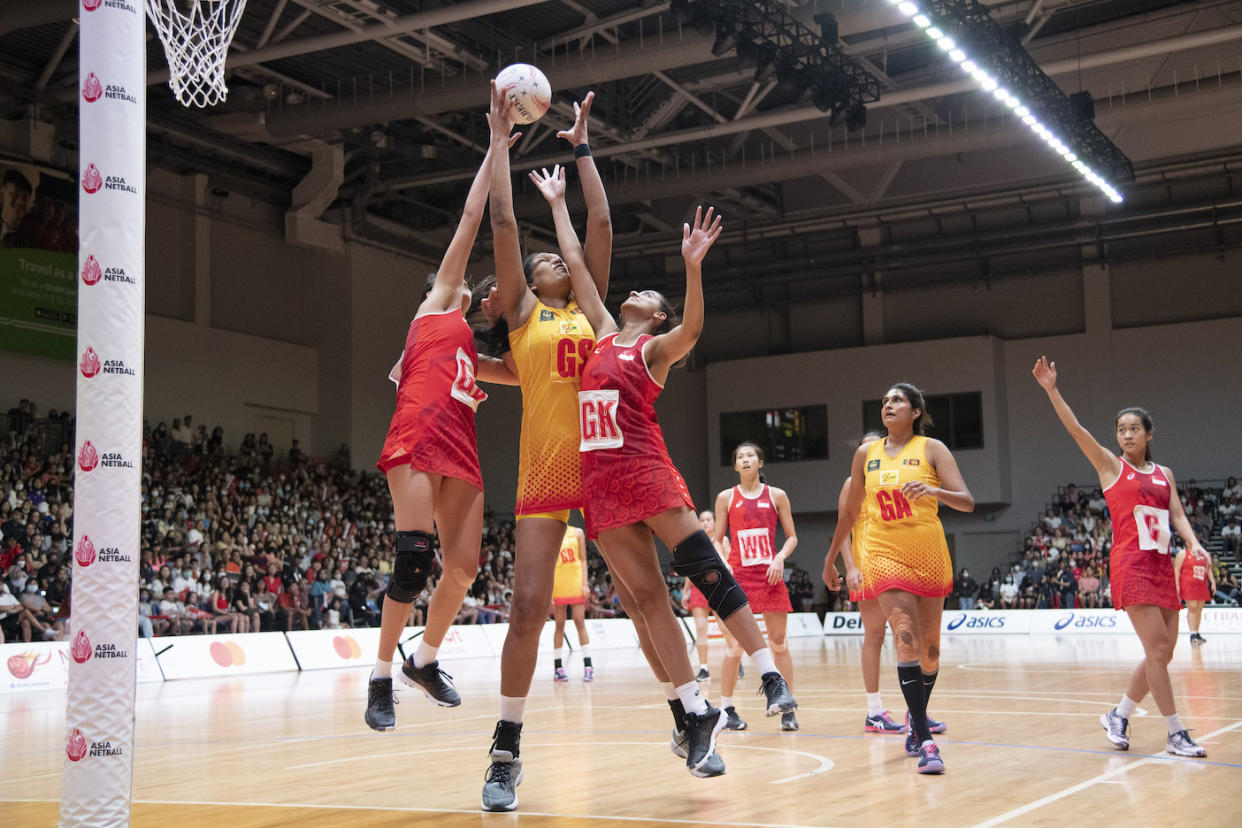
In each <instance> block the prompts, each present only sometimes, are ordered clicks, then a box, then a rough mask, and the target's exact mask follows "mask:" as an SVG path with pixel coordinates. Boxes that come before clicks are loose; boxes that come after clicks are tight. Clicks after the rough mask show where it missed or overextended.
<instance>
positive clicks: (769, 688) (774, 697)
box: [759, 670, 798, 716]
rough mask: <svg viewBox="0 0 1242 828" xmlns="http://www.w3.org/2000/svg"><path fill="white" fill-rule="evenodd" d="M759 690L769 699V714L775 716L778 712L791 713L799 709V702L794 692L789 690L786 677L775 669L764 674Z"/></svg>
mask: <svg viewBox="0 0 1242 828" xmlns="http://www.w3.org/2000/svg"><path fill="white" fill-rule="evenodd" d="M759 692H760V693H762V694H763V695H764V696H766V697H767V699H768V712H767V715H769V716H775V715H776V714H777V713H790V712H793V711H794V710H797V709H798V703H797V702H796V701H794V697H793V694H792V693H790V692H789V685H788V684H786V683H785V677H784V676H782V675H781V674H780V673H778V672H776V671H775V670H774V671H772V672H771V673H764V674H763V684H762V685H761V686H760V688H759Z"/></svg>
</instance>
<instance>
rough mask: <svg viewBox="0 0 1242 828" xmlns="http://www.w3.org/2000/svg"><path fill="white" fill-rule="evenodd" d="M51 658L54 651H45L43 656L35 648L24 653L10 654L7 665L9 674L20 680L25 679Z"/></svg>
mask: <svg viewBox="0 0 1242 828" xmlns="http://www.w3.org/2000/svg"><path fill="white" fill-rule="evenodd" d="M51 660H52V653H51V651H50V650H49V651H48V652H46V653H44V654H43V655H42V657H40V656H39V654H38V653H36V652H35V651H34V650H27V651H26V652H24V653H18V654H17V655H12V656H9V660H8V661H7V662H6V663H5V666H6V667H8V668H9V675H11V676H12V677H13V678H15V679H17V680H19V681H24V680H25V679H28V678H30V676H31V675H32V674H33V673H34V671H35V670H37V669H38V668H39V667H41V666H43V665H44V664H47V663H48V662H49V661H51Z"/></svg>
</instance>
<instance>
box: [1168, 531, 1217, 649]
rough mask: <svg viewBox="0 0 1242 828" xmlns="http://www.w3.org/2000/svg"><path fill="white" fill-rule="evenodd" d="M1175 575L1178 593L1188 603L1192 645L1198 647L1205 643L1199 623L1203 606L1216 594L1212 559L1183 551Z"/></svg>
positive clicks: (1180, 553) (1187, 624)
mask: <svg viewBox="0 0 1242 828" xmlns="http://www.w3.org/2000/svg"><path fill="white" fill-rule="evenodd" d="M1173 574H1174V575H1176V576H1177V593H1178V595H1180V596H1181V597H1182V600H1183V601H1185V602H1186V626H1187V627H1189V628H1190V644H1191V646H1198V645H1199V644H1202V643H1203V641H1204V638H1203V636H1201V635H1199V621H1200V619H1201V618H1202V617H1203V604H1204V603H1205V602H1207V601H1210V600H1211V599H1212V596H1213V595H1215V594H1216V575H1215V574H1214V573H1213V572H1212V559H1211V558H1209V557H1208V556H1207V554H1206V553H1204V554H1199V553H1196V552H1195V551H1193V550H1186V549H1182V550H1180V551H1179V552H1178V553H1177V558H1176V560H1174V561H1173Z"/></svg>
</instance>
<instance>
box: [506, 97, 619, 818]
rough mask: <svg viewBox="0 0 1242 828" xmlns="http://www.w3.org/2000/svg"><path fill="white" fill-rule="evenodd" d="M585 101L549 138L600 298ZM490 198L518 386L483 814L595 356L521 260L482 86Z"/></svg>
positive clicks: (514, 725) (568, 491)
mask: <svg viewBox="0 0 1242 828" xmlns="http://www.w3.org/2000/svg"><path fill="white" fill-rule="evenodd" d="M593 98H594V94H593V93H588V94H587V96H586V98H585V99H584V100H583V102H582V105H581V106H578V105H577V104H575V105H574V108H575V110H576V113H577V116H578V117H577V119H576V120H575V122H574V124H573V126H572V127H571V128H570V129H569V130H566V131H564V132H561V133H558V135H559V136H560V137H562V138H565V139H567V140H568V141H569V142H570V143H571V144H573V145H574V157H575V158H576V159H577V161H576V164H577V170H578V176H579V179H580V180H581V183H582V193H583V197H584V199H585V201H586V205H587V234H586V243H585V245H584V253H583V255H584V256H585V258H586V261H587V264H588V266H589V267H590V270H591V274H592V275H593V277H594V278H595V279H596V280H597V283H596V284H597V288H598V290H599V292H600V293H601V294H602V295H607V293H608V274H609V267H610V265H611V259H612V224H611V220H610V218H609V212H608V198H607V195H606V194H605V192H604V184H603V181H602V180H601V179H600V177H599V172H598V171H597V170H596V169H595V162H594V161H593V160H592V159H591V154H590V147H589V146H588V144H587V117H588V115H589V113H590V110H591V101H592V100H593ZM487 119H488V125H489V127H490V128H491V148H492V149H491V152H492V158H493V159H494V162H493V165H492V189H491V193H490V201H489V213H490V214H491V223H492V238H493V246H494V252H495V258H496V287H497V291H498V300H499V302H500V306H501V308H502V312H503V316H504V320H505V322H506V323H507V324H508V328H509V347H510V349H511V350H512V356H513V360H514V363H515V366H516V369H517V375H518V382H519V385H520V386H521V388H522V429H521V441H520V446H519V450H518V455H519V460H518V491H517V504H516V508H515V510H514V511H515V513H516V516H517V528H516V530H515V532H514V536H515V537H514V542H515V547H516V548H515V550H514V560H513V574H514V581H513V602H512V606H511V608H510V613H509V630H508V633H507V634H506V636H505V644H504V649H503V650H502V651H501V656H500V720H499V721H498V722H497V723H496V730H495V733H494V734H493V738H494V741H493V743H492V750H491V766H490V767H489V769H488V771H487V774H486V776H485V777H484V786H483V810H485V811H511V810H513V809H514V808H516V807H517V786H518V784H519V783H520V782H521V781H522V775H523V771H522V760H521V758H520V748H521V733H522V718H523V714H524V712H525V707H526V695H527V693H529V692H530V684H531V680H532V678H533V677H534V674H535V662H536V660H537V657H538V652H539V636H540V633H541V632H542V631H543V625H544V622H545V621H546V620H547V618H548V607H549V605H551V603H552V589H553V581H554V573H555V570H556V561H557V557H558V555H559V553H560V549H561V541H562V540H563V539H564V537H565V528H566V526H567V524H568V521H569V512H570V510H571V509H580V508H581V506H582V461H581V458H580V456H579V451H578V442H579V435H578V391H579V390H580V388H581V376H582V368H583V365H584V364H585V362H586V358H587V356H589V355H590V353H591V351H592V350H593V349H594V347H595V332H594V330H592V328H591V324H590V323H589V322H588V321H587V319H586V317H585V316H584V315H583V313H582V311H581V310H579V309H578V304H577V302H575V301H574V298H573V294H572V291H571V289H570V283H569V270H568V268H567V267H566V266H565V262H564V260H562V259H561V257H560V256H558V255H557V254H555V253H551V252H545V253H535V254H533V255H531V256H528V257H527V258H526V261H525V262H523V261H522V256H521V249H520V246H519V238H518V227H517V221H516V219H515V218H514V215H513V183H512V180H511V177H510V165H509V153H508V139H509V133H510V131H511V130H512V127H513V122H512V120H511V119H510V116H509V111H508V104H507V103H506V102H505V97H504V91H503V90H498V89H497V88H496V86H495V82H494V81H493V83H492V102H491V111H489V113H488V116H487Z"/></svg>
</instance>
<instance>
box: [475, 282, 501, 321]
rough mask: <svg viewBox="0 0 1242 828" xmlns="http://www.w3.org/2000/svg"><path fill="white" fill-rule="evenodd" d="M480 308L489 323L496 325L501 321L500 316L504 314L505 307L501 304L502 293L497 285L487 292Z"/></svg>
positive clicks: (480, 303)
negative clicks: (497, 288)
mask: <svg viewBox="0 0 1242 828" xmlns="http://www.w3.org/2000/svg"><path fill="white" fill-rule="evenodd" d="M479 310H481V311H483V317H484V318H485V319H486V320H487V324H489V325H491V326H493V327H495V325H496V323H497V322H499V321H500V317H501V316H503V315H504V312H505V309H504V308H503V307H501V305H500V294H499V292H498V291H497V290H496V288H495V286H493V287H492V289H491V290H489V291H488V292H487V295H486V296H484V297H483V301H481V302H479Z"/></svg>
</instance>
